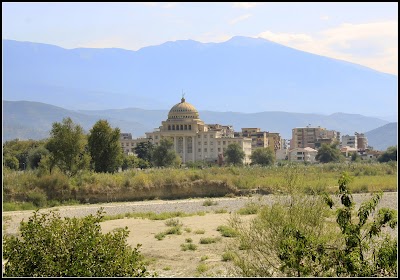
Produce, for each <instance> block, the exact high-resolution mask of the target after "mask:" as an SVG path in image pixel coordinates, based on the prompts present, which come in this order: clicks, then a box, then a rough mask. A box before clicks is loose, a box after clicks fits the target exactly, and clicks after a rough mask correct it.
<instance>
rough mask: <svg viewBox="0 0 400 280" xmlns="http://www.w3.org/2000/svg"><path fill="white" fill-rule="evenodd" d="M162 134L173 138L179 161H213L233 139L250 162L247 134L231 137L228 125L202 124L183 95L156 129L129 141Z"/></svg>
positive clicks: (157, 140) (157, 138)
mask: <svg viewBox="0 0 400 280" xmlns="http://www.w3.org/2000/svg"><path fill="white" fill-rule="evenodd" d="M163 138H169V139H171V140H172V141H173V143H174V148H175V151H176V152H177V153H178V154H179V156H180V157H181V159H182V163H187V162H190V161H191V162H195V161H206V162H212V163H216V162H217V161H218V157H223V155H224V149H226V148H227V147H228V145H229V144H233V143H237V144H238V145H239V146H240V147H241V148H242V150H243V151H244V153H245V158H244V160H243V163H245V164H248V163H250V155H251V138H247V137H234V131H233V128H232V127H231V126H223V125H219V124H208V125H207V124H204V122H203V121H202V120H201V119H200V117H199V112H198V111H197V109H196V108H195V107H194V106H193V105H192V104H190V103H188V102H186V100H185V98H183V97H182V99H181V102H180V103H178V104H176V105H174V106H173V107H172V108H171V110H170V111H169V113H168V119H167V120H165V121H163V122H162V123H161V126H160V127H159V128H158V129H156V130H155V131H153V132H147V133H146V138H142V139H135V140H131V145H137V143H139V142H146V141H150V142H151V143H152V144H154V145H158V144H159V143H160V140H161V139H163ZM125 145H127V144H125Z"/></svg>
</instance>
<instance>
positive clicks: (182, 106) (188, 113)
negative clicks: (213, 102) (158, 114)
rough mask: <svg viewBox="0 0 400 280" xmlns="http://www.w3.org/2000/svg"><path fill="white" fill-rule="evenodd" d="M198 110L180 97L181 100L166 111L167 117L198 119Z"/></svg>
mask: <svg viewBox="0 0 400 280" xmlns="http://www.w3.org/2000/svg"><path fill="white" fill-rule="evenodd" d="M198 118H199V112H198V111H197V109H196V108H195V107H194V106H193V105H192V104H190V103H187V102H186V101H185V98H184V97H182V99H181V102H180V103H178V104H176V105H174V106H173V107H172V108H171V110H169V113H168V119H198Z"/></svg>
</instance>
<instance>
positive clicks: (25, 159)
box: [3, 139, 45, 170]
mask: <svg viewBox="0 0 400 280" xmlns="http://www.w3.org/2000/svg"><path fill="white" fill-rule="evenodd" d="M44 145H45V141H44V140H39V141H36V140H31V139H30V140H19V139H14V140H11V141H6V142H5V143H4V144H3V157H4V158H9V157H14V158H16V159H17V160H18V168H17V169H19V170H26V169H28V167H29V166H30V158H29V156H30V154H31V153H32V150H34V149H38V148H40V147H43V146H44Z"/></svg>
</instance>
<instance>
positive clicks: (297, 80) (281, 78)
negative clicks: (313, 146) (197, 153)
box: [3, 36, 397, 116]
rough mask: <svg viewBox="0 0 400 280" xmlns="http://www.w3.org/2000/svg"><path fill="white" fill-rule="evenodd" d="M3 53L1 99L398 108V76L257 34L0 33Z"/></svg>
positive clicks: (251, 108)
mask: <svg viewBox="0 0 400 280" xmlns="http://www.w3.org/2000/svg"><path fill="white" fill-rule="evenodd" d="M3 58H4V61H3V69H5V70H7V71H4V76H3V92H4V94H3V98H4V99H6V100H10V101H17V100H28V101H39V102H45V103H48V104H53V105H56V106H62V107H64V108H68V109H72V110H78V109H79V110H103V109H107V108H110V107H111V108H124V107H127V106H133V107H138V108H144V109H148V110H149V109H160V110H162V109H168V108H170V107H171V106H172V105H174V104H175V102H174V100H176V99H178V98H179V96H180V94H179V93H178V92H181V91H182V90H184V91H185V92H186V93H187V96H188V97H189V96H190V99H191V101H192V104H196V107H197V108H198V109H199V110H211V111H236V112H247V113H254V112H264V111H271V110H278V111H286V112H302V113H307V112H312V111H324V112H326V113H327V114H329V113H333V112H336V111H338V110H340V111H343V112H346V113H348V112H355V113H359V114H363V115H367V114H373V115H376V116H379V115H396V114H397V76H394V75H391V74H387V73H383V72H379V71H376V70H374V69H371V68H368V67H365V66H361V65H359V64H354V63H350V62H347V61H343V60H337V59H333V58H329V57H325V56H320V55H315V54H311V53H308V52H304V51H299V50H296V49H293V48H290V47H287V46H283V45H280V44H278V43H275V42H272V41H268V40H265V39H262V38H249V37H243V36H241V37H240V36H239V37H233V38H232V39H231V40H228V41H226V42H221V43H200V42H197V41H194V40H180V41H172V42H165V43H163V44H161V45H156V46H149V47H144V48H141V49H139V50H137V51H130V50H125V49H119V48H106V49H91V48H76V49H64V48H61V47H58V46H53V45H49V44H42V43H33V42H30V43H26V42H25V43H23V42H19V41H13V40H3ZM60 66H61V67H60ZM244 101H246V102H244Z"/></svg>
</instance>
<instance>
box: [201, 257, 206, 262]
mask: <svg viewBox="0 0 400 280" xmlns="http://www.w3.org/2000/svg"><path fill="white" fill-rule="evenodd" d="M205 260H208V256H202V257H201V258H200V261H201V262H204V261H205Z"/></svg>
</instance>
